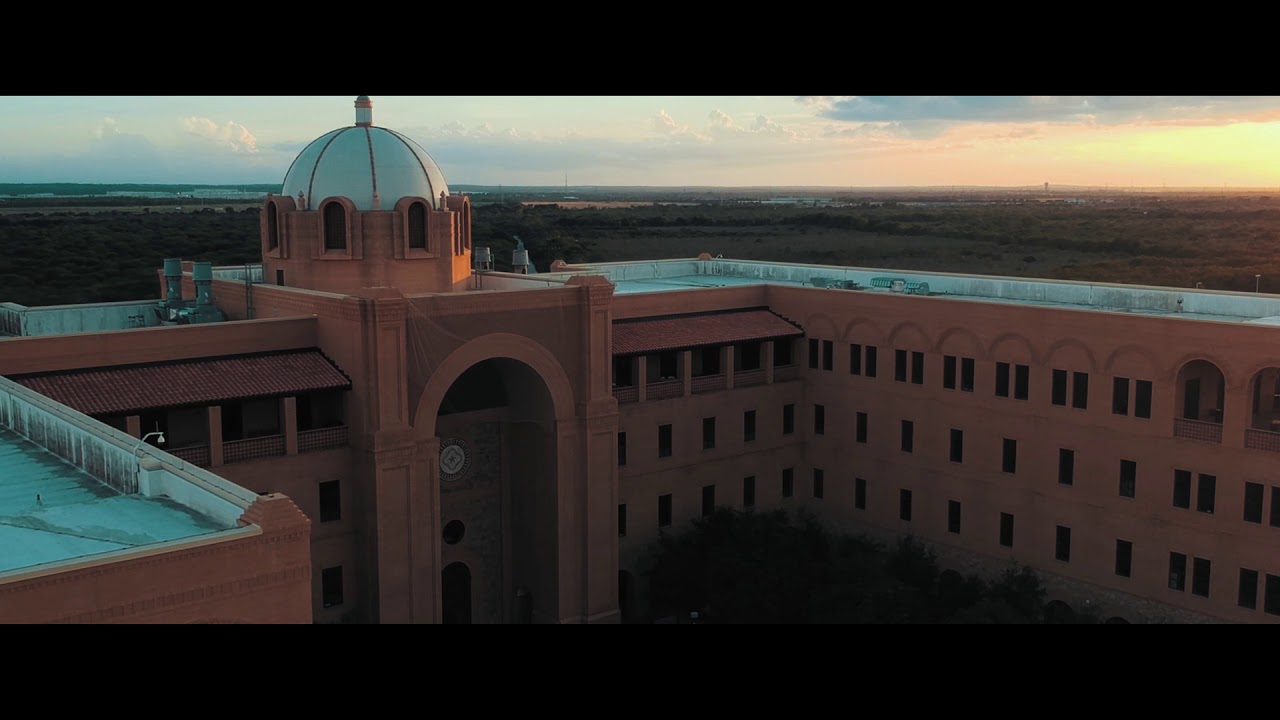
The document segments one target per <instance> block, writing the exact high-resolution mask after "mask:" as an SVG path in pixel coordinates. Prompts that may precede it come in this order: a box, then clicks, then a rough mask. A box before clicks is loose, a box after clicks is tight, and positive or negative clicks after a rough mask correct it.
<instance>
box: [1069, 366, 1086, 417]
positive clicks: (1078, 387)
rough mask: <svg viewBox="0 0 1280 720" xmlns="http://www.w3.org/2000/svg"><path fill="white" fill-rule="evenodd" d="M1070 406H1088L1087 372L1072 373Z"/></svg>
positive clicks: (1079, 407) (1081, 407)
mask: <svg viewBox="0 0 1280 720" xmlns="http://www.w3.org/2000/svg"><path fill="white" fill-rule="evenodd" d="M1071 407H1073V408H1078V409H1080V410H1084V409H1087V408H1088V407H1089V373H1082V372H1078V373H1072V377H1071Z"/></svg>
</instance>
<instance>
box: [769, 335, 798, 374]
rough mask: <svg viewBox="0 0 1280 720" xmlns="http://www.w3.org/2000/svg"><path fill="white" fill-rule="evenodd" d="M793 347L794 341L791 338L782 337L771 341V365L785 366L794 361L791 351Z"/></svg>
mask: <svg viewBox="0 0 1280 720" xmlns="http://www.w3.org/2000/svg"><path fill="white" fill-rule="evenodd" d="M794 347H795V341H794V340H792V339H791V338H783V339H781V340H774V341H773V366H774V367H786V366H788V365H792V364H794V363H795V358H793V357H792V352H793V350H794Z"/></svg>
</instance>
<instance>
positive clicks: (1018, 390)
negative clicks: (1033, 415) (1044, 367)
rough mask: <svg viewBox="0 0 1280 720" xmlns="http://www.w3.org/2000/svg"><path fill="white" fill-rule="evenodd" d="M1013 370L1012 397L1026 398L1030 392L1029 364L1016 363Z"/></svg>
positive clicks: (1016, 398) (1017, 398)
mask: <svg viewBox="0 0 1280 720" xmlns="http://www.w3.org/2000/svg"><path fill="white" fill-rule="evenodd" d="M1013 370H1014V374H1013V399H1014V400H1026V399H1027V398H1028V397H1030V392H1031V366H1030V365H1016V366H1014V368H1013Z"/></svg>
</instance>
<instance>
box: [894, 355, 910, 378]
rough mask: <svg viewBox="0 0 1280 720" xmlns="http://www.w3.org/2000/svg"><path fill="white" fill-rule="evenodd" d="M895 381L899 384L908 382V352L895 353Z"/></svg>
mask: <svg viewBox="0 0 1280 720" xmlns="http://www.w3.org/2000/svg"><path fill="white" fill-rule="evenodd" d="M893 379H894V380H896V381H898V382H906V381H907V351H906V350H894V351H893Z"/></svg>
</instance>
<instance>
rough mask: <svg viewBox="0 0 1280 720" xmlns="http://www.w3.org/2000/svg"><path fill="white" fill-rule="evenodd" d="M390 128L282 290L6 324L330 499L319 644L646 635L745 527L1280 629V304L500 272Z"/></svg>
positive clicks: (357, 168) (199, 289) (778, 270)
mask: <svg viewBox="0 0 1280 720" xmlns="http://www.w3.org/2000/svg"><path fill="white" fill-rule="evenodd" d="M356 120H357V121H356V123H355V125H353V126H349V127H344V128H341V129H338V130H335V131H333V132H331V133H327V134H325V135H324V136H321V137H320V138H319V139H317V140H316V141H315V142H313V143H312V144H311V145H309V146H308V147H307V148H305V149H304V150H303V151H302V152H301V153H300V154H299V156H298V158H297V160H296V161H295V162H294V164H293V166H292V167H291V168H290V169H289V171H288V173H287V175H286V177H285V181H284V185H283V191H282V194H281V195H279V196H272V197H269V198H268V199H267V200H266V201H265V203H264V205H263V212H262V225H261V241H262V256H263V261H262V263H261V265H256V266H250V267H243V268H209V267H208V266H207V265H201V264H195V265H192V264H190V263H182V264H179V263H176V262H166V269H165V271H164V273H163V277H162V278H161V291H162V294H163V295H164V296H165V298H166V299H165V300H164V301H163V303H164V305H163V308H162V311H161V312H158V313H152V312H151V306H150V305H148V304H146V303H125V304H112V305H104V306H92V307H88V306H77V307H74V308H66V307H64V308H19V307H13V306H10V307H8V308H7V309H6V308H0V321H2V322H0V327H5V328H8V329H9V330H10V332H11V333H12V334H14V335H17V336H19V337H14V338H11V339H7V340H0V375H4V376H7V377H9V378H11V379H13V380H14V382H16V383H19V384H21V385H23V386H25V387H26V388H28V389H30V390H34V391H36V392H39V393H42V394H44V395H47V396H48V397H49V398H51V399H52V400H54V401H57V402H59V403H64V404H66V405H68V406H70V407H72V408H76V409H77V410H80V411H81V412H84V413H88V414H91V415H93V416H94V417H95V418H97V419H98V420H100V421H101V422H103V423H105V424H109V425H114V426H115V427H116V428H119V430H120V431H121V432H123V433H128V434H130V435H133V436H135V437H141V436H142V435H143V434H144V433H146V432H150V431H154V430H156V429H160V430H163V431H165V432H166V433H167V434H168V436H169V438H170V441H169V443H168V445H167V446H166V448H165V449H166V450H167V452H168V454H170V455H173V456H177V457H180V458H184V459H185V460H186V461H187V462H188V463H191V464H195V465H200V466H204V467H207V468H208V469H209V470H210V471H212V472H214V473H217V475H219V476H221V477H223V478H226V479H228V480H230V481H232V482H234V483H236V484H238V485H240V486H243V487H244V488H247V489H248V490H250V491H252V492H254V493H274V494H279V495H283V496H287V497H288V498H291V499H292V501H293V502H295V503H297V505H298V507H299V508H301V510H302V511H303V512H304V513H305V514H306V515H307V516H308V517H309V518H310V519H311V521H312V526H311V536H310V540H311V548H310V550H311V553H310V555H311V568H312V572H311V577H312V596H311V597H312V600H311V607H312V611H313V617H314V619H315V620H316V621H319V622H332V621H340V620H368V621H380V622H526V621H534V622H617V621H619V620H623V619H626V618H628V617H631V616H635V615H638V614H639V612H640V611H641V610H642V609H643V602H644V601H643V597H644V587H643V585H644V581H643V570H644V568H643V561H644V551H645V549H646V548H647V547H648V545H649V543H651V542H652V541H653V540H655V539H656V538H657V537H658V534H659V532H660V531H661V530H662V529H663V528H666V527H670V528H673V529H677V528H679V527H680V526H682V525H685V524H686V523H687V521H688V520H690V519H692V518H696V517H698V516H699V515H701V514H704V513H706V512H708V511H709V510H710V509H711V508H712V507H715V506H717V505H732V506H736V507H757V508H773V507H791V508H806V509H808V510H810V511H812V512H814V513H815V514H817V515H818V516H819V517H821V518H823V519H824V520H826V521H827V522H829V523H831V524H832V525H834V526H839V527H844V528H847V529H850V530H856V531H866V532H871V533H874V534H878V535H881V536H883V537H886V538H887V537H891V536H894V535H899V534H905V533H911V534H914V535H916V536H918V537H920V538H923V539H925V540H928V541H929V542H930V543H932V544H934V545H935V546H936V547H937V548H938V549H939V551H940V554H941V557H942V560H943V562H944V563H945V564H947V565H948V566H951V567H955V568H957V569H970V568H972V569H978V570H981V571H984V572H998V571H1000V570H1002V569H1003V568H1005V567H1008V566H1009V565H1010V564H1012V563H1014V562H1016V563H1020V564H1023V565H1029V566H1031V567H1033V568H1035V569H1037V570H1038V571H1040V572H1041V574H1042V576H1043V577H1044V578H1045V579H1046V581H1047V584H1048V587H1049V589H1050V592H1051V597H1052V598H1053V599H1054V600H1056V601H1058V602H1062V603H1066V604H1068V605H1073V606H1076V607H1079V606H1080V605H1081V604H1083V603H1096V604H1098V605H1099V606H1100V609H1101V611H1102V612H1103V613H1104V614H1105V615H1106V616H1108V617H1114V618H1117V619H1120V620H1125V621H1130V622H1143V621H1167V620H1190V621H1228V622H1272V621H1276V620H1277V619H1280V556H1278V555H1277V553H1276V552H1275V550H1276V548H1277V547H1278V546H1280V545H1278V543H1277V539H1278V538H1280V483H1278V482H1276V481H1275V480H1274V475H1273V471H1272V470H1271V464H1272V462H1273V461H1274V460H1275V458H1276V457H1277V455H1276V453H1277V452H1280V432H1278V431H1280V400H1275V401H1273V397H1272V396H1273V395H1274V396H1275V397H1276V398H1280V385H1278V384H1277V378H1280V357H1277V356H1276V355H1275V354H1274V353H1273V352H1272V351H1271V350H1270V349H1269V348H1270V347H1271V343H1272V342H1274V338H1275V337H1276V336H1275V333H1276V332H1277V331H1276V328H1275V324H1276V320H1277V318H1280V298H1276V297H1272V296H1267V295H1256V294H1237V293H1214V292H1207V291H1202V290H1183V289H1172V288H1154V287H1134V286H1120V285H1099V284H1089V283H1078V282H1059V281H1047V280H1020V279H1013V278H1002V277H982V276H963V275H955V274H945V273H917V272H910V273H903V272H899V271H884V270H870V269H865V268H843V267H828V266H806V265H798V264H790V263H761V262H743V261H735V260H731V259H724V258H712V257H710V256H709V255H703V256H702V257H700V258H698V259H679V260H668V261H660V262H636V263H605V264H595V265H582V266H567V265H564V264H563V263H559V262H557V263H553V264H552V266H551V267H550V268H549V269H550V272H544V273H535V274H525V273H519V272H517V273H505V272H493V271H491V270H488V269H487V268H488V267H490V266H489V265H488V264H487V261H488V251H487V250H486V249H483V248H473V247H472V242H471V235H470V218H471V206H470V202H469V200H468V198H467V197H465V196H460V195H455V194H451V193H450V192H449V190H448V187H447V185H446V184H445V180H444V177H443V174H442V173H441V172H440V170H439V168H438V167H437V166H436V165H435V163H434V162H433V161H432V160H431V158H430V156H429V155H427V153H426V152H425V151H423V150H422V149H421V148H420V147H418V146H417V145H416V144H415V143H414V142H413V141H412V140H409V139H408V138H406V137H404V136H402V135H399V134H397V133H394V132H392V131H390V130H385V129H383V128H380V127H377V126H375V125H373V118H372V103H370V102H369V101H368V99H367V98H364V97H362V98H360V99H359V100H357V102H356ZM515 260H516V262H515V263H514V264H515V265H517V266H520V265H522V264H526V265H527V259H526V258H525V257H523V256H522V255H521V254H520V252H519V251H518V252H517V257H516V258H515ZM541 260H542V261H546V260H551V258H543V259H541ZM192 297H194V298H196V300H195V302H194V304H193V303H192V301H190V300H188V299H187V298H192ZM151 305H154V303H152V304H151ZM201 308H203V309H201ZM73 315H74V317H72V316H73ZM126 318H132V320H130V321H126ZM128 322H131V323H132V324H133V325H135V326H151V327H129V325H128V324H127V323H128ZM69 329H70V330H75V332H68V330H69Z"/></svg>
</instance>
